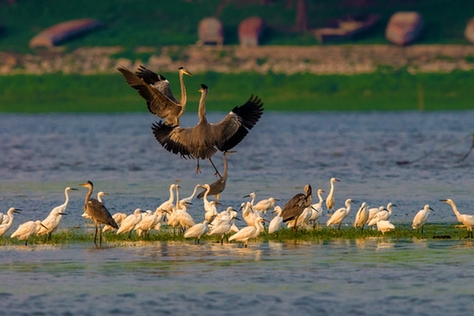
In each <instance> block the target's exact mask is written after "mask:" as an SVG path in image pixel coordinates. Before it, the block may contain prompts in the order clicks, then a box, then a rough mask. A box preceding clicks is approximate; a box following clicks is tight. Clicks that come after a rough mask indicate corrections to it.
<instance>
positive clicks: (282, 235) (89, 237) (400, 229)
mask: <svg viewBox="0 0 474 316" xmlns="http://www.w3.org/2000/svg"><path fill="white" fill-rule="evenodd" d="M466 236H467V232H466V229H465V227H462V226H459V225H454V224H426V225H425V226H424V232H423V233H422V232H421V230H419V229H418V230H413V229H411V227H410V226H409V225H397V226H396V229H395V230H394V231H391V232H388V233H386V234H385V235H383V234H382V233H380V232H379V231H377V230H372V229H367V228H366V229H364V230H360V229H355V228H353V227H343V228H341V230H337V229H335V228H327V227H322V226H316V227H315V228H314V229H305V230H298V231H297V232H296V233H295V232H294V231H293V230H291V229H282V230H280V231H278V232H277V233H274V234H271V235H270V234H268V233H266V232H262V233H261V234H260V236H259V237H258V238H256V239H255V240H252V241H250V243H252V242H269V241H273V242H282V243H286V242H318V243H319V242H325V241H333V240H341V239H342V240H361V239H365V238H367V239H369V238H384V240H387V239H388V240H392V241H400V240H403V241H410V240H418V239H449V240H461V239H464V238H466ZM93 239H94V234H93V233H91V232H90V231H87V230H85V229H82V228H79V229H76V228H74V229H64V230H62V231H60V232H57V233H55V234H53V236H52V238H51V239H50V240H48V239H47V238H46V237H45V236H40V237H38V236H36V237H32V238H30V239H29V240H28V243H29V244H51V245H67V244H74V243H92V242H93ZM103 240H104V241H103V243H104V244H107V243H112V244H114V245H116V246H125V245H126V246H139V245H142V244H143V242H168V241H175V242H186V243H194V240H192V239H186V238H184V237H183V234H181V233H175V232H174V231H173V230H171V229H169V228H168V227H166V226H165V227H162V228H161V230H160V231H154V232H152V233H151V234H150V236H149V237H138V236H137V235H136V234H135V232H133V233H132V235H131V237H130V238H129V236H128V234H121V235H116V234H115V233H105V234H104V239H103ZM207 242H219V238H217V237H215V236H203V237H202V238H201V243H207ZM23 244H24V241H18V240H16V239H10V238H9V237H6V236H4V237H2V238H0V246H6V245H23Z"/></svg>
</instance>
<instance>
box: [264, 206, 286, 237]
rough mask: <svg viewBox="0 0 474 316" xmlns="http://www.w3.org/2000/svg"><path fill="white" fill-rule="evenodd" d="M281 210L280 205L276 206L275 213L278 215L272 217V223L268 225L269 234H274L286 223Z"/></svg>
mask: <svg viewBox="0 0 474 316" xmlns="http://www.w3.org/2000/svg"><path fill="white" fill-rule="evenodd" d="M281 212H282V209H281V207H280V206H278V205H277V206H275V209H274V210H273V213H275V214H276V215H275V217H273V218H272V220H271V221H270V224H269V225H268V233H269V234H273V233H275V232H277V231H279V230H280V229H281V228H283V227H284V226H285V224H284V223H283V217H281Z"/></svg>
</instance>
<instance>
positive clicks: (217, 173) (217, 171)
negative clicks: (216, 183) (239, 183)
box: [208, 158, 222, 178]
mask: <svg viewBox="0 0 474 316" xmlns="http://www.w3.org/2000/svg"><path fill="white" fill-rule="evenodd" d="M208 159H209V162H210V163H211V165H212V166H213V167H214V170H215V171H216V173H215V174H214V175H215V176H218V177H220V178H222V176H221V174H220V173H219V170H217V168H216V166H215V165H214V163H213V162H212V159H211V158H208Z"/></svg>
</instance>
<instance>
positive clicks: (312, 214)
mask: <svg viewBox="0 0 474 316" xmlns="http://www.w3.org/2000/svg"><path fill="white" fill-rule="evenodd" d="M338 181H339V180H338V179H336V178H331V180H330V191H329V193H328V195H327V197H326V199H324V198H323V196H322V194H323V193H324V191H323V190H322V189H318V191H317V196H318V202H317V203H314V204H311V206H309V207H306V208H304V210H303V211H302V212H301V214H300V215H299V216H298V217H296V218H294V219H292V220H289V221H287V222H286V223H285V222H283V218H282V217H281V212H282V208H281V207H280V206H278V205H276V202H277V201H278V200H277V199H275V198H273V197H271V198H268V199H264V200H260V201H258V202H256V203H255V198H256V195H255V193H250V194H249V195H247V196H245V197H250V201H246V202H243V203H242V204H241V208H240V211H241V218H242V220H243V221H244V222H245V223H246V226H245V227H243V228H239V227H238V226H237V225H236V223H235V221H236V220H240V218H239V217H238V214H239V212H238V211H237V210H235V209H234V208H232V207H227V208H226V209H225V210H224V211H222V212H217V206H218V203H217V202H216V201H209V199H208V193H209V191H210V187H209V185H207V184H204V185H200V184H198V185H196V186H195V187H194V191H193V193H192V195H191V196H189V197H186V198H181V199H180V198H179V188H180V187H179V185H177V184H172V185H171V186H170V188H169V195H170V196H169V199H168V200H166V201H164V202H163V203H162V204H161V205H159V206H158V207H157V208H156V210H155V211H154V212H153V211H151V210H148V211H146V212H143V211H142V210H141V209H140V208H137V209H136V210H135V211H134V212H133V213H132V214H128V215H127V214H125V213H115V214H113V218H114V220H115V221H116V223H117V224H118V225H119V228H118V229H115V228H113V227H111V226H108V225H105V226H104V227H103V228H102V232H104V233H105V232H114V231H115V233H116V234H129V236H131V234H132V232H133V231H135V232H136V234H137V235H138V236H140V237H142V236H143V237H145V236H148V235H149V234H150V232H151V230H160V228H161V226H162V225H164V224H167V225H168V227H169V228H170V229H172V230H173V231H174V232H175V233H183V234H184V237H185V238H190V239H194V240H195V242H196V243H199V241H200V238H201V237H202V236H204V235H209V236H216V238H219V241H220V242H221V243H223V242H224V240H225V239H226V238H227V240H228V241H236V242H240V243H242V244H243V245H244V246H245V247H246V246H247V244H248V241H249V240H251V239H254V238H256V237H258V236H259V235H260V233H261V232H263V231H265V225H264V223H265V222H268V220H267V219H266V214H267V212H269V211H272V213H273V214H274V216H273V217H272V219H271V220H270V221H269V223H268V228H267V232H268V234H274V233H276V232H277V231H279V230H280V229H282V228H285V227H286V228H287V229H288V228H293V229H296V228H303V229H314V228H315V227H316V225H318V223H319V221H320V220H321V218H322V216H323V214H324V213H325V210H327V214H328V215H329V219H328V220H327V221H326V223H325V224H326V226H328V227H337V229H339V230H340V229H341V225H342V222H343V221H344V220H345V219H346V218H347V217H348V215H349V213H350V211H351V206H352V204H353V203H354V202H353V201H352V199H347V200H346V201H345V207H341V208H339V209H337V210H334V192H335V182H338ZM199 188H202V189H204V190H205V191H204V192H205V193H204V197H203V205H204V221H203V222H198V223H196V221H195V219H194V218H193V216H191V214H189V213H188V212H187V208H188V206H189V205H190V204H191V201H192V200H193V198H194V196H195V195H196V192H197V190H198V189H199ZM70 190H77V189H75V188H71V187H67V188H66V189H65V191H64V193H65V196H66V200H65V202H64V203H63V204H61V205H59V206H57V207H55V208H53V209H52V210H51V212H50V214H49V215H48V216H47V217H46V218H45V219H43V220H42V221H41V220H36V221H28V222H25V223H22V224H20V225H19V227H18V228H17V229H16V230H15V231H14V232H13V233H12V235H11V236H10V238H16V239H18V240H24V241H25V245H27V244H28V239H29V238H30V237H31V236H35V235H36V236H43V235H46V236H47V237H46V238H51V234H52V233H54V232H55V231H56V230H57V229H58V227H59V224H60V222H61V218H62V216H63V215H65V214H66V208H67V206H68V202H69V194H68V192H69V191H70ZM104 195H106V193H104V192H102V191H101V192H99V193H98V194H97V199H98V201H99V202H101V203H104V201H103V200H102V197H103V196H104ZM441 201H443V202H445V203H447V204H449V205H451V207H452V210H453V212H454V214H455V215H456V218H457V220H458V221H459V222H461V223H462V224H463V225H464V226H465V227H466V229H467V231H468V236H467V237H470V238H473V235H472V227H473V226H474V216H473V215H468V214H461V213H459V211H458V209H457V207H456V204H455V203H454V202H453V201H452V200H451V199H446V200H441ZM324 204H325V205H324ZM393 207H396V205H395V204H393V203H391V202H390V203H388V204H387V206H379V207H376V208H369V207H368V206H367V203H366V202H363V203H362V204H361V205H360V207H359V209H358V211H357V213H356V215H355V219H354V222H353V227H355V228H359V229H364V227H370V228H372V229H375V228H376V229H377V230H378V231H380V232H381V233H382V234H385V233H386V232H389V231H391V230H394V229H395V226H394V225H393V224H392V223H391V222H390V217H391V215H392V208H393ZM20 211H21V210H19V209H16V208H14V207H11V208H10V209H9V210H8V212H7V213H6V214H2V213H0V236H3V235H4V234H5V233H7V232H8V231H9V230H10V228H11V227H12V226H13V220H14V214H16V213H19V212H20ZM430 211H432V209H431V207H430V206H429V205H425V206H424V207H423V209H421V210H420V211H419V212H418V213H417V214H416V215H415V217H414V218H413V222H412V228H413V229H421V231H422V232H423V226H424V224H425V223H426V222H427V220H428V217H429V215H430ZM82 216H83V217H84V218H90V217H89V216H88V215H87V213H84V214H82Z"/></svg>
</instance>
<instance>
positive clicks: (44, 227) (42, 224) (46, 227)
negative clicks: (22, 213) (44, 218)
mask: <svg viewBox="0 0 474 316" xmlns="http://www.w3.org/2000/svg"><path fill="white" fill-rule="evenodd" d="M41 226H43V227H44V228H46V229H47V230H49V228H48V227H46V226H44V225H43V224H42V223H41Z"/></svg>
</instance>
